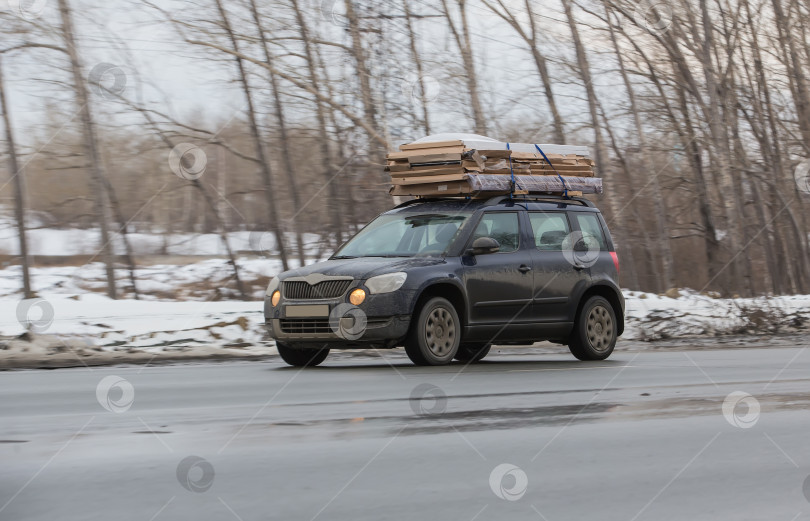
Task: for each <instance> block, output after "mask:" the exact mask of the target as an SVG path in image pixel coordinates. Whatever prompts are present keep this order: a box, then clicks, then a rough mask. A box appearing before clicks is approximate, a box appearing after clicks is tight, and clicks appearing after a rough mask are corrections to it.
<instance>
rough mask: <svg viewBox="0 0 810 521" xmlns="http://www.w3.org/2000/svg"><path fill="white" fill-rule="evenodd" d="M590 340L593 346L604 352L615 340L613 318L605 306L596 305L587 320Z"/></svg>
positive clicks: (596, 349)
mask: <svg viewBox="0 0 810 521" xmlns="http://www.w3.org/2000/svg"><path fill="white" fill-rule="evenodd" d="M586 328H587V334H588V335H587V336H588V342H589V343H590V344H591V347H592V348H593V349H594V350H595V351H597V352H599V353H604V352H605V351H607V350H608V349H609V348H610V344H611V342H612V341H613V319H612V318H611V316H610V313H608V310H607V309H606V308H605V307H604V306H594V307H593V309H591V311H590V313H588V320H587V322H586Z"/></svg>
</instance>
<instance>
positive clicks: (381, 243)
mask: <svg viewBox="0 0 810 521" xmlns="http://www.w3.org/2000/svg"><path fill="white" fill-rule="evenodd" d="M469 217H470V213H446V214H445V213H443V214H409V213H395V214H385V215H381V216H379V217H377V218H376V219H374V220H373V221H371V222H370V223H369V224H368V226H366V227H365V228H363V229H362V230H360V231H359V232H358V233H357V235H355V236H354V237H352V238H351V239H350V240H349V242H347V243H346V244H344V245H343V247H342V248H340V250H338V251H337V253H335V255H334V257H333V258H338V259H340V258H342V259H347V258H355V257H414V256H417V255H442V254H444V253H445V252H446V251H447V248H449V247H450V244H451V243H452V242H453V239H454V238H455V236H456V234H457V233H458V230H459V228H461V225H462V224H463V223H464V221H466V220H467V219H468V218H469Z"/></svg>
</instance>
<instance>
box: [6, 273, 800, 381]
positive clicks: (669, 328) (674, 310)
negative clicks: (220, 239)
mask: <svg viewBox="0 0 810 521" xmlns="http://www.w3.org/2000/svg"><path fill="white" fill-rule="evenodd" d="M238 264H239V266H240V268H241V270H242V278H243V279H244V280H245V281H246V282H248V281H261V284H258V283H256V284H253V285H252V286H251V287H252V288H253V289H252V291H251V293H250V296H249V299H248V300H237V299H234V296H235V293H234V291H233V289H232V288H231V289H230V290H228V291H224V290H222V288H223V287H227V286H228V285H229V284H230V285H231V286H232V281H231V270H230V268H229V266H228V264H227V263H226V261H225V260H223V259H208V260H203V261H200V262H195V263H190V264H185V265H168V264H163V265H153V266H144V267H141V268H138V270H137V272H136V275H137V279H138V282H137V283H138V286H139V288H140V291H141V292H142V299H141V300H133V299H121V300H110V299H108V298H107V297H106V296H104V294H103V290H104V282H103V277H104V272H103V266H102V265H101V264H100V263H92V264H89V265H86V266H79V267H75V266H64V267H43V268H35V269H34V270H33V284H34V287H35V288H36V289H37V292H38V295H39V298H38V299H35V300H29V301H23V300H21V297H20V295H19V267H16V266H13V267H9V268H6V269H3V270H0V337H6V338H13V337H17V336H19V335H22V334H24V333H25V332H26V331H27V330H28V329H32V330H33V332H34V333H35V335H34V336H33V339H34V341H33V342H16V343H15V342H6V344H5V348H3V347H2V345H0V366H2V364H3V360H7V359H9V358H15V359H20V358H21V357H22V358H40V359H52V360H63V361H64V360H67V361H68V363H69V362H70V360H71V358H72V359H73V363H74V364H75V363H76V362H77V360H78V359H81V358H82V357H88V358H87V360H95V361H98V359H101V360H113V361H121V360H126V361H137V360H142V359H143V358H144V357H145V356H149V357H158V358H172V359H176V358H177V357H178V356H179V357H181V358H182V357H184V356H186V357H198V356H206V354H208V355H223V356H225V355H228V356H261V355H269V354H273V353H275V352H276V351H275V347H274V344H273V342H272V341H271V340H269V339H268V338H267V337H266V335H265V331H264V326H263V315H262V298H263V295H264V286H265V285H266V284H267V281H268V280H269V278H270V277H272V276H273V275H275V274H276V273H277V272H278V271H279V270H280V265H279V263H278V261H276V260H270V259H255V258H252V259H248V258H243V259H240V260H239V262H238ZM119 271H120V273H119V274H118V275H119V277H120V278H121V279H122V283H123V278H124V277H125V275H126V273H125V272H124V270H119ZM167 296H168V297H170V298H167ZM625 296H626V299H627V312H626V316H627V327H626V330H625V333H624V336H623V338H624V339H628V340H658V339H666V338H678V337H685V336H696V335H703V336H706V335H709V336H716V335H727V334H741V333H754V334H770V333H779V332H790V331H796V330H801V329H802V328H804V327H806V325H807V324H808V323H810V322H808V320H809V319H810V296H781V297H770V298H752V299H719V298H713V297H712V296H709V295H702V294H698V293H696V292H692V291H688V290H681V291H679V292H675V293H672V292H670V296H669V297H668V296H662V295H654V294H650V293H639V292H632V291H627V292H625ZM672 297H676V298H672ZM76 353H84V354H82V355H81V356H78V355H76ZM113 355H116V356H113Z"/></svg>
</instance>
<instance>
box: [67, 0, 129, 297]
mask: <svg viewBox="0 0 810 521" xmlns="http://www.w3.org/2000/svg"><path fill="white" fill-rule="evenodd" d="M59 13H60V15H61V20H62V36H63V38H64V40H65V50H66V52H67V54H68V56H69V58H70V69H71V72H72V74H73V88H74V90H75V93H76V105H77V111H78V113H79V116H80V118H81V122H82V132H83V135H84V147H85V154H86V158H87V161H88V163H89V165H88V167H89V169H90V178H91V181H92V182H91V185H92V192H93V202H94V206H95V213H96V220H97V222H98V225H99V230H100V232H101V256H102V259H103V261H104V267H105V274H106V277H107V296H108V297H110V298H111V299H115V298H117V296H118V292H117V289H116V281H115V259H114V257H113V250H112V244H111V237H110V232H109V215H110V211H109V202H108V197H107V189H106V184H105V181H104V171H103V169H102V166H101V157H100V154H99V149H98V139H97V137H96V129H95V123H94V122H93V115H92V111H91V110H90V99H89V97H88V95H87V86H86V85H85V82H84V75H83V73H82V65H81V61H80V60H79V51H78V49H77V47H76V39H75V37H74V31H73V19H72V13H71V10H70V5H69V3H68V0H59Z"/></svg>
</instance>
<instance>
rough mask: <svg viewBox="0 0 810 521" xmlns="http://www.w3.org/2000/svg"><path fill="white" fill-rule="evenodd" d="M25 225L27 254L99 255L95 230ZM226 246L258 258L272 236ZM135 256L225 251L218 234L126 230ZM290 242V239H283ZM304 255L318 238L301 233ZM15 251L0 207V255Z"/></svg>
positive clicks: (38, 221)
mask: <svg viewBox="0 0 810 521" xmlns="http://www.w3.org/2000/svg"><path fill="white" fill-rule="evenodd" d="M29 221H33V222H29V223H28V225H29V226H30V227H31V229H29V230H28V233H27V234H26V235H27V238H28V249H29V253H30V254H31V255H43V256H44V255H49V256H70V255H94V254H97V253H98V252H99V248H98V244H99V237H100V235H99V231H98V229H95V228H89V229H79V228H52V227H46V226H44V224H45V223H44V222H43V217H40V218H37V216H36V215H34V216H32V217H31V218H30V219H29ZM227 235H228V243H229V245H230V248H231V250H232V251H234V252H253V253H255V254H258V255H262V254H265V253H267V252H271V251H275V237H274V236H273V234H272V233H270V232H268V231H263V230H256V231H235V232H229V233H228V234H227ZM110 236H111V239H110V240H111V244H112V245H113V250H114V251H115V252H116V253H117V254H123V253H124V251H125V250H124V246H123V242H122V241H121V239H120V237H119V235H118V234H116V233H111V234H110ZM127 237H128V238H129V242H130V245H131V246H132V250H133V252H134V253H135V255H204V256H215V255H225V254H226V250H225V247H224V245H223V244H222V240H221V238H220V236H219V235H217V234H215V233H174V234H162V233H157V232H155V231H150V232H148V233H144V232H137V231H130V232H129V233H128V235H127ZM287 239H288V240H287V243H288V244H293V243H294V236H293V235H292V234H290V235H289V236H288V237H287ZM304 244H305V250H306V251H307V256H310V257H311V256H320V255H322V251H321V237H320V236H319V235H316V234H311V233H308V234H304ZM18 251H19V248H18V239H17V229H16V227H15V225H14V221H13V220H12V219H11V217H9V216H8V214H7V209H5V208H4V207H3V206H2V205H0V254H6V255H16V254H17V252H18Z"/></svg>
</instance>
